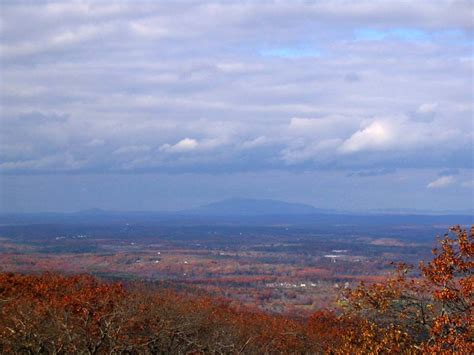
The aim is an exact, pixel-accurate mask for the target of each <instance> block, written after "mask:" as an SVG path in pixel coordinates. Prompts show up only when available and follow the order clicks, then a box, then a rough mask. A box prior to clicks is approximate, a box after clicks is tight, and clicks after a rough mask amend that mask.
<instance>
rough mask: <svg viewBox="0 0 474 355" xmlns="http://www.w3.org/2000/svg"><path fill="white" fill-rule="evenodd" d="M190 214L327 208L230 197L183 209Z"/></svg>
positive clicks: (297, 211)
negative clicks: (191, 208) (186, 209)
mask: <svg viewBox="0 0 474 355" xmlns="http://www.w3.org/2000/svg"><path fill="white" fill-rule="evenodd" d="M185 212H186V213H190V214H200V215H214V216H225V215H227V216H230V215H239V216H242V215H243V216H259V215H305V214H315V213H329V210H323V209H318V208H316V207H313V206H311V205H306V204H303V203H291V202H284V201H277V200H257V199H247V198H231V199H227V200H222V201H218V202H214V203H210V204H208V205H204V206H201V207H198V208H195V209H193V210H189V211H185Z"/></svg>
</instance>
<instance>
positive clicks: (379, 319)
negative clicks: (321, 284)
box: [0, 227, 474, 354]
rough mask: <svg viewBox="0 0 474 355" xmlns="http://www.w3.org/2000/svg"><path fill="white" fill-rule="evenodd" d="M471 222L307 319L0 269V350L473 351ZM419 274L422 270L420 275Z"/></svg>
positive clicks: (81, 278)
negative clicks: (416, 259) (420, 257)
mask: <svg viewBox="0 0 474 355" xmlns="http://www.w3.org/2000/svg"><path fill="white" fill-rule="evenodd" d="M473 239H474V227H472V228H471V230H470V231H469V232H468V231H466V230H464V229H462V228H461V227H454V228H451V229H450V232H449V233H448V234H446V235H445V236H444V238H443V239H440V240H439V248H437V249H435V250H433V253H434V258H433V259H432V260H431V261H430V262H427V263H421V264H420V265H419V267H418V269H419V270H418V271H419V272H418V273H417V274H415V275H416V276H411V272H412V268H411V267H409V266H408V265H405V264H398V265H397V267H396V272H395V273H394V274H393V276H392V277H390V278H387V279H386V280H384V281H382V282H372V283H370V284H363V283H362V284H360V285H359V286H358V287H357V288H353V289H348V290H346V291H345V293H344V294H343V295H342V296H341V298H340V300H339V308H338V309H334V310H321V311H318V312H315V313H314V314H313V315H312V316H310V317H309V318H305V319H303V318H291V317H288V316H281V315H271V314H267V313H264V312H261V311H259V310H255V309H250V308H248V307H240V308H239V307H235V306H229V305H228V304H227V303H226V301H225V300H220V299H216V298H211V297H206V296H202V295H193V294H190V293H185V292H178V291H173V290H170V289H164V288H157V287H153V286H150V285H148V284H147V283H130V284H123V283H119V282H106V281H101V280H99V279H97V278H95V277H93V276H89V275H76V276H63V275H59V274H53V273H46V274H41V275H31V274H30V275H25V274H17V273H2V274H0V318H1V320H2V321H1V322H0V352H1V353H24V354H37V353H49V354H66V353H86V354H89V353H90V354H105V353H133V354H135V353H137V354H138V353H189V352H191V353H269V352H285V353H288V352H292V353H295V352H296V353H389V352H396V353H426V352H432V353H441V352H446V353H466V354H467V353H473V352H474V346H473V337H472V335H473V330H474V329H473V324H474V319H473V313H472V309H473V289H474V278H473V275H472V270H473V255H474V243H473V242H474V240H473ZM420 275H421V276H420Z"/></svg>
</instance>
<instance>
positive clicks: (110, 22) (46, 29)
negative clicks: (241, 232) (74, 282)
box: [0, 0, 474, 212]
mask: <svg viewBox="0 0 474 355" xmlns="http://www.w3.org/2000/svg"><path fill="white" fill-rule="evenodd" d="M473 18H474V4H473V2H472V1H469V0H467V1H452V0H449V1H444V0H431V1H428V0H427V1H423V0H420V1H402V0H399V1H364V0H362V1H338V0H334V1H226V2H224V1H220V2H208V1H134V2H131V1H65V2H42V1H4V0H3V1H0V212H39V211H60V212H61V211H64V212H68V211H76V210H81V209H89V208H104V209H112V210H180V209H187V208H191V207H194V206H199V205H202V204H206V203H209V202H212V201H217V200H221V199H225V198H230V197H246V198H265V199H269V198H270V199H278V200H284V201H291V202H302V203H308V204H311V205H313V206H316V207H319V208H329V209H339V210H358V211H365V210H378V209H421V210H433V211H447V210H451V211H457V210H466V209H474V202H473V201H474V173H473V172H474V170H473V169H474V156H473V149H474V147H473V141H474V140H473V138H474V116H473V102H474V78H473V75H474V74H473V73H474V71H473V60H474V54H473V39H474V20H473Z"/></svg>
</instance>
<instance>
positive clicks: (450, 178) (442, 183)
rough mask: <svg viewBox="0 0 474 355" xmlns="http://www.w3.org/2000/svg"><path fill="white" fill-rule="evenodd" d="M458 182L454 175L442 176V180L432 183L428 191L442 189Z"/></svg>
mask: <svg viewBox="0 0 474 355" xmlns="http://www.w3.org/2000/svg"><path fill="white" fill-rule="evenodd" d="M455 181H456V179H455V177H454V176H453V175H447V176H441V177H440V178H438V179H436V180H434V181H432V182H430V183H429V184H428V185H426V187H427V188H428V189H440V188H443V187H446V186H449V185H451V184H453V183H454V182H455Z"/></svg>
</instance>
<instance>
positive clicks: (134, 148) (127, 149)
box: [114, 145, 151, 154]
mask: <svg viewBox="0 0 474 355" xmlns="http://www.w3.org/2000/svg"><path fill="white" fill-rule="evenodd" d="M150 149H151V147H149V146H147V145H127V146H124V147H120V148H118V149H116V150H115V151H114V153H115V154H130V153H131V154H134V153H142V152H148V151H150Z"/></svg>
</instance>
